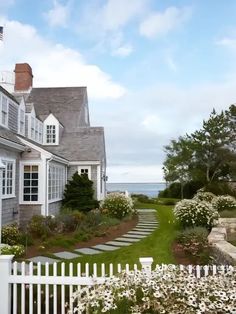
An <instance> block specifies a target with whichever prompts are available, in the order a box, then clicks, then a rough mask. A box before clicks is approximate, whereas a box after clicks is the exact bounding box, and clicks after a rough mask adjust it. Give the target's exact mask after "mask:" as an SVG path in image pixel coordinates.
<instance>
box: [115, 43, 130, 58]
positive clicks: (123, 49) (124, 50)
mask: <svg viewBox="0 0 236 314" xmlns="http://www.w3.org/2000/svg"><path fill="white" fill-rule="evenodd" d="M132 52H133V47H132V46H131V45H130V44H125V45H123V46H120V47H118V48H116V49H114V50H113V52H112V55H113V56H119V57H127V56H129V55H130V54H131V53H132Z"/></svg>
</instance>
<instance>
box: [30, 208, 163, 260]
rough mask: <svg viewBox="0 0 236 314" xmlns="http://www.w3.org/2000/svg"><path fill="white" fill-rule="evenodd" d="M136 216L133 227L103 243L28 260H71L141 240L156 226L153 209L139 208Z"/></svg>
mask: <svg viewBox="0 0 236 314" xmlns="http://www.w3.org/2000/svg"><path fill="white" fill-rule="evenodd" d="M138 216H139V219H138V224H137V225H136V227H135V228H133V229H132V230H130V231H128V232H127V233H126V234H124V235H123V236H120V237H118V238H116V239H114V240H112V241H108V242H106V243H103V244H97V245H94V246H92V247H87V248H81V249H75V250H74V251H73V252H69V251H68V252H67V251H63V252H58V253H53V255H54V256H55V257H54V258H49V257H45V256H35V257H32V258H30V259H29V261H31V262H34V263H37V262H41V263H42V264H45V263H46V262H48V263H49V264H52V263H54V262H59V261H61V260H62V259H64V260H65V259H66V260H71V259H74V258H77V257H80V256H83V255H95V254H100V253H103V252H109V251H115V250H118V249H120V248H121V247H128V246H130V245H132V244H134V243H136V242H138V241H140V240H142V239H143V238H146V237H147V236H148V235H150V234H151V233H152V232H153V231H154V230H155V229H156V228H157V227H158V222H157V220H156V210H155V209H139V210H138Z"/></svg>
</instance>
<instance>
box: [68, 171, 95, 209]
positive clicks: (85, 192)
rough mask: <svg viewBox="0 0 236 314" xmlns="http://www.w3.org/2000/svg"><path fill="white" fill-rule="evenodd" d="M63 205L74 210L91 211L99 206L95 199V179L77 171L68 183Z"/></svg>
mask: <svg viewBox="0 0 236 314" xmlns="http://www.w3.org/2000/svg"><path fill="white" fill-rule="evenodd" d="M63 205H64V206H66V207H68V208H71V209H72V210H80V211H85V212H87V211H89V210H91V209H93V208H97V207H98V206H99V203H98V201H96V200H95V199H94V190H93V181H91V180H89V178H88V176H87V175H81V176H80V175H79V174H78V172H76V173H75V174H74V175H73V177H72V180H70V181H69V183H68V184H67V185H66V188H65V192H64V200H63Z"/></svg>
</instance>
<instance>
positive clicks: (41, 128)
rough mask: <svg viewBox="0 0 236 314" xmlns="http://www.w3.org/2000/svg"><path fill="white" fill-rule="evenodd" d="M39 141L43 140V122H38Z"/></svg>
mask: <svg viewBox="0 0 236 314" xmlns="http://www.w3.org/2000/svg"><path fill="white" fill-rule="evenodd" d="M39 142H40V143H42V142H43V124H42V122H39Z"/></svg>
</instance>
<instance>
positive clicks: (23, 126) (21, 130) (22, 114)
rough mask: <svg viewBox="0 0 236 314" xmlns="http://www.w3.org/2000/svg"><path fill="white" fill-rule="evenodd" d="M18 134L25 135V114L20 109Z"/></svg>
mask: <svg viewBox="0 0 236 314" xmlns="http://www.w3.org/2000/svg"><path fill="white" fill-rule="evenodd" d="M20 133H21V134H25V112H24V110H22V109H20Z"/></svg>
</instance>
